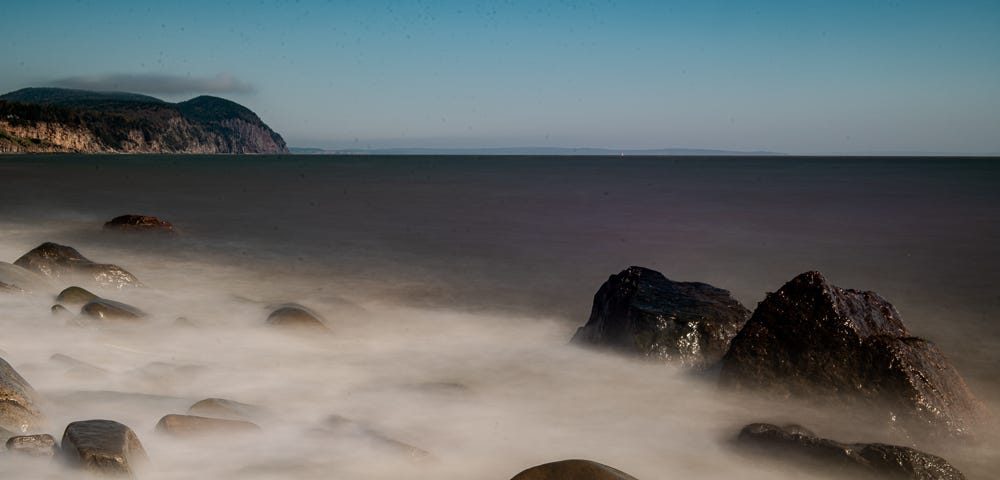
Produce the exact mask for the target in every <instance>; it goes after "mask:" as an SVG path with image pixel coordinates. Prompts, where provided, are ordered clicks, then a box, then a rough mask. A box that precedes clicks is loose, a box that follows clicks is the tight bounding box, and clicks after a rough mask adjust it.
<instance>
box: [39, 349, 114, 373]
mask: <svg viewBox="0 0 1000 480" xmlns="http://www.w3.org/2000/svg"><path fill="white" fill-rule="evenodd" d="M49 361H51V362H53V363H58V364H60V365H62V366H63V367H65V368H66V373H68V374H70V375H73V376H79V377H101V376H104V375H107V373H108V371H107V370H105V369H103V368H101V367H98V366H97V365H93V364H90V363H87V362H84V361H82V360H77V359H75V358H73V357H71V356H69V355H63V354H61V353H54V354H52V356H51V357H49Z"/></svg>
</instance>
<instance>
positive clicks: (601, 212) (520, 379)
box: [0, 155, 1000, 480]
mask: <svg viewBox="0 0 1000 480" xmlns="http://www.w3.org/2000/svg"><path fill="white" fill-rule="evenodd" d="M0 180H2V185H3V188H0V261H5V262H13V261H14V260H15V259H17V258H18V257H19V256H21V255H22V254H24V253H26V252H27V251H29V250H30V249H32V248H34V247H35V246H37V245H39V244H41V243H42V242H46V241H52V242H57V243H60V244H64V245H70V246H73V247H75V248H76V249H78V250H79V251H80V252H81V253H82V254H83V255H85V256H87V257H88V258H90V259H92V260H94V261H98V262H102V263H114V264H117V265H120V266H122V267H124V268H125V269H127V270H129V271H130V272H132V273H133V274H135V275H136V276H137V277H138V278H139V279H140V280H141V281H142V282H143V283H144V284H145V285H146V287H145V288H141V289H127V290H121V291H101V292H97V293H99V294H101V295H102V296H105V297H107V298H111V299H113V300H118V301H123V302H126V303H129V304H131V305H135V306H137V307H139V308H141V309H142V310H144V311H146V312H149V313H150V318H149V319H148V320H147V321H145V322H143V323H142V324H140V325H125V326H115V325H110V326H103V327H94V326H90V327H79V326H75V325H73V324H72V323H73V322H72V321H67V319H66V318H64V317H58V316H53V315H52V314H51V313H50V311H49V307H50V306H51V305H52V304H53V303H54V293H56V292H58V291H59V290H60V289H61V288H62V287H64V286H65V285H53V286H52V292H46V293H45V294H38V295H6V296H0V326H2V331H3V335H0V356H2V358H4V359H5V360H7V361H8V362H9V363H11V364H12V365H13V366H14V367H15V368H16V369H17V370H18V371H19V372H20V373H21V374H22V376H24V377H25V378H26V379H27V380H28V381H29V382H30V383H31V384H32V385H33V386H34V387H35V389H36V390H37V391H38V392H39V394H40V396H41V397H42V398H43V404H42V409H43V411H44V412H45V414H46V415H47V417H48V418H49V421H50V424H51V427H50V428H49V429H48V430H47V432H48V433H51V434H53V435H54V436H55V437H56V438H59V437H60V436H61V433H62V429H63V428H64V426H65V425H66V424H67V423H68V422H70V421H74V420H81V419H89V418H107V419H113V420H118V421H120V422H122V423H125V424H127V425H129V426H130V427H132V428H133V430H135V431H136V433H137V434H138V436H139V438H140V440H141V441H142V443H143V445H144V446H145V448H146V450H147V452H148V453H149V456H150V459H151V464H150V465H149V466H147V467H146V468H145V469H143V470H142V471H141V475H140V476H141V478H143V479H181V478H219V479H226V478H240V479H248V478H249V479H255V478H292V477H294V478H302V479H310V478H317V479H318V478H364V479H390V478H393V479H396V478H427V479H431V478H433V479H459V478H462V479H465V478H495V479H508V478H510V477H513V476H514V475H515V474H516V473H518V472H519V471H521V470H523V469H525V468H527V467H530V466H533V465H537V464H540V463H544V462H548V461H554V460H560V459H565V458H587V459H592V460H595V461H599V462H601V463H605V464H608V465H611V466H614V467H616V468H618V469H620V470H623V471H625V472H628V473H630V474H632V475H634V476H636V477H637V478H640V479H644V480H655V479H666V478H692V479H716V478H718V479H732V478H742V479H750V480H754V479H774V478H829V477H828V474H826V473H822V472H816V473H809V472H803V471H800V470H797V469H793V468H790V467H784V466H782V465H780V464H775V463H773V462H767V461H763V460H761V459H757V458H747V457H745V456H743V455H740V454H738V453H736V452H734V451H733V448H732V445H731V443H732V439H733V438H734V437H735V435H736V434H737V433H738V432H739V429H740V428H741V427H742V426H743V425H745V424H748V423H752V422H757V421H771V422H794V423H799V424H803V425H806V426H807V427H810V428H811V429H813V430H815V431H817V433H819V434H821V435H823V436H827V437H832V438H835V439H837V440H842V441H892V440H894V439H893V438H891V437H890V436H889V433H887V432H880V431H878V430H877V429H875V427H873V426H865V425H850V424H845V422H844V421H841V420H840V419H837V418H832V417H830V416H827V415H824V414H823V412H817V411H814V410H812V409H810V407H807V406H798V405H788V404H774V403H772V402H769V401H766V400H764V399H758V398H743V397H741V398H737V397H736V396H734V395H729V394H727V393H726V392H722V391H719V390H718V389H717V388H716V387H715V385H714V384H713V383H712V381H711V379H706V378H704V377H703V376H694V375H691V374H689V373H688V372H684V371H681V370H679V369H677V368H675V367H671V366H665V365H657V364H650V363H646V362H640V361H636V360H633V359H629V358H623V357H620V356H616V355H612V354H607V353H602V352H595V351H591V350H585V349H581V348H577V347H574V346H571V345H569V343H568V342H569V339H570V337H571V336H572V335H573V332H574V331H575V329H576V328H577V327H579V326H581V325H583V324H584V323H585V322H586V321H587V318H588V315H589V313H590V308H591V302H592V300H593V295H594V293H595V292H596V291H597V289H598V288H599V287H600V285H601V284H602V283H603V282H604V281H605V280H606V279H607V278H608V276H609V275H611V274H614V273H617V272H619V271H621V270H623V269H625V268H627V267H628V266H631V265H639V266H644V267H648V268H651V269H654V270H657V271H659V272H661V273H663V274H664V275H665V276H667V277H668V278H670V279H673V280H678V281H701V282H706V283H709V284H712V285H714V286H717V287H721V288H725V289H728V290H730V291H731V292H732V293H733V295H734V296H735V297H736V298H737V299H738V300H740V301H741V302H742V303H743V304H744V305H745V306H747V308H749V309H751V310H752V309H753V308H754V307H755V306H756V304H757V303H758V302H760V301H761V300H763V298H764V296H765V295H766V294H767V292H772V291H775V290H777V289H778V288H780V287H781V285H782V284H783V283H784V282H786V281H788V280H791V279H792V278H793V277H795V276H796V275H797V274H799V273H802V272H805V271H808V270H819V271H821V272H822V273H823V274H824V275H825V276H826V278H827V279H829V280H830V282H831V283H833V284H835V285H837V286H840V287H844V288H854V289H860V290H873V291H875V292H877V293H879V294H880V295H881V296H883V297H884V298H886V299H887V300H889V301H890V302H892V303H893V304H894V305H895V306H896V308H897V309H898V310H899V311H900V313H901V315H902V318H903V321H904V323H905V324H906V325H907V326H908V327H909V329H910V330H911V331H912V332H913V333H914V334H915V335H917V336H920V337H924V338H927V339H929V340H931V341H933V342H935V343H936V344H938V346H940V347H941V349H942V350H943V352H944V353H945V354H946V355H947V356H948V357H949V358H950V359H951V361H952V362H953V364H954V365H955V366H956V368H957V369H958V371H959V372H960V373H961V374H962V375H963V376H964V378H965V379H966V381H967V382H968V384H969V386H970V388H971V389H972V390H973V392H974V393H975V394H976V395H977V396H978V397H979V398H980V399H981V400H983V401H984V402H985V403H986V404H987V405H988V407H990V409H991V410H992V411H993V412H994V413H995V412H1000V408H998V407H1000V379H998V377H997V375H996V367H997V365H998V363H1000V322H998V321H997V319H998V317H1000V293H998V291H997V288H996V285H998V284H1000V188H998V187H1000V162H998V161H997V160H996V159H975V158H904V157H891V158H859V157H850V158H826V157H495V156H488V157H482V156H480V157H476V156H313V155H286V156H168V155H167V156H158V155H148V156H118V155H89V156H75V155H31V156H0ZM128 213H132V214H145V215H154V216H157V217H159V218H162V219H165V220H168V221H170V222H172V223H173V224H174V225H175V227H176V229H177V230H178V231H179V234H178V235H175V236H172V237H163V236H143V235H116V234H112V233H107V232H103V231H102V229H101V226H102V224H103V223H104V222H105V221H107V220H109V219H111V218H112V217H115V216H118V215H122V214H128ZM286 302H297V303H300V304H303V305H306V306H308V307H309V308H311V309H313V310H315V311H316V312H318V313H320V314H321V315H322V316H323V317H324V318H325V319H326V321H327V324H328V325H329V326H330V330H331V333H330V334H329V335H314V336H301V335H289V334H285V333H282V332H276V331H274V330H273V329H270V328H267V327H266V325H265V319H266V318H267V314H268V313H269V311H270V310H269V308H273V306H274V305H277V304H281V303H286ZM178 317H184V318H186V319H189V320H190V323H193V324H194V326H189V325H179V324H178V323H177V322H176V319H177V318H178ZM54 354H63V355H68V356H70V357H73V358H75V359H77V360H80V361H84V362H86V363H88V364H91V365H92V366H94V367H97V369H96V370H95V369H87V370H86V371H85V372H81V371H80V369H73V368H67V367H66V365H65V364H64V363H60V362H58V361H53V360H52V359H51V357H52V356H53V355H54ZM207 397H222V398H227V399H232V400H236V401H240V402H245V403H248V404H252V405H256V406H259V407H261V408H262V409H263V410H264V411H266V414H261V415H260V417H259V418H256V419H255V420H256V421H257V422H258V423H259V425H260V426H261V428H262V430H263V433H261V434H259V435H247V436H234V437H222V438H220V437H216V438H206V439H198V440H180V439H176V438H173V437H170V436H166V435H163V434H161V433H158V432H156V431H155V429H154V426H155V425H156V423H157V421H158V420H159V419H160V417H162V416H163V415H166V414H170V413H184V412H185V411H186V409H187V407H188V406H190V405H191V404H192V403H194V402H195V401H197V400H199V399H202V398H207ZM332 415H340V416H342V417H347V418H350V419H352V420H354V421H356V422H358V424H359V425H365V426H366V428H367V429H369V430H370V431H378V432H380V435H383V436H384V437H386V438H392V439H395V440H397V441H399V442H403V443H406V444H409V445H413V446H416V447H418V448H419V449H421V450H424V451H426V452H428V453H429V455H428V456H425V457H421V458H419V459H414V458H412V456H409V455H400V454H399V452H394V451H388V450H387V449H385V448H373V447H372V438H371V436H366V435H342V434H337V433H331V432H330V431H328V430H330V429H329V428H326V427H324V425H328V422H327V420H326V419H328V418H329V417H330V416H332ZM366 431H367V430H366ZM997 440H998V439H997V438H996V437H994V436H990V435H987V436H985V437H983V438H982V439H980V441H979V442H977V443H973V444H968V445H936V444H934V445H919V446H920V447H922V448H925V449H927V450H928V451H930V452H932V453H937V454H939V455H941V456H944V457H946V458H947V459H948V460H950V461H951V462H952V463H953V464H954V465H955V466H956V467H958V468H959V469H961V470H962V471H963V472H964V473H965V474H966V476H968V477H969V478H982V479H987V478H992V477H993V476H994V472H996V471H1000V453H998V452H1000V449H998V448H996V446H997V445H998V442H997ZM0 472H2V473H3V474H5V475H8V476H15V475H16V476H21V477H26V476H30V477H34V478H62V477H63V476H65V475H66V473H65V472H64V471H63V469H62V467H60V466H58V465H57V464H50V463H46V462H38V461H36V460H34V459H20V458H17V459H15V458H8V459H2V460H0ZM825 475H826V476H825Z"/></svg>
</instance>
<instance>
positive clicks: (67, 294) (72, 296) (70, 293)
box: [56, 287, 100, 305]
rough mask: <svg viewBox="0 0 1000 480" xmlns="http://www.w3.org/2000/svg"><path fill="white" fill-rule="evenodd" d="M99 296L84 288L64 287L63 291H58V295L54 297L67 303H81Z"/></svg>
mask: <svg viewBox="0 0 1000 480" xmlns="http://www.w3.org/2000/svg"><path fill="white" fill-rule="evenodd" d="M99 298H100V297H98V296H97V295H94V294H93V293H90V292H89V291H87V290H86V289H83V288H80V287H66V288H65V289H63V291H61V292H59V296H57V297H56V301H57V302H62V303H65V304H67V305H83V304H85V303H87V302H90V301H92V300H98V299H99Z"/></svg>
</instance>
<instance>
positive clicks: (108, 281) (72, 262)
mask: <svg viewBox="0 0 1000 480" xmlns="http://www.w3.org/2000/svg"><path fill="white" fill-rule="evenodd" d="M14 265H17V266H20V267H23V268H25V269H27V270H30V271H32V272H35V273H38V274H40V275H43V276H45V277H49V278H52V279H59V280H67V279H69V280H72V279H85V280H88V281H92V282H94V283H95V284H97V285H99V286H102V287H112V288H124V287H137V286H141V283H139V279H137V278H135V276H134V275H132V274H131V273H129V272H127V271H125V270H124V269H123V268H121V267H119V266H117V265H111V264H103V263H94V262H92V261H90V260H88V259H87V258H86V257H84V256H83V255H81V254H80V252H78V251H76V249H74V248H72V247H67V246H65V245H59V244H57V243H52V242H46V243H43V244H41V245H39V246H37V247H35V248H34V249H33V250H31V251H30V252H28V253H26V254H24V255H23V256H21V258H18V259H17V261H15V262H14Z"/></svg>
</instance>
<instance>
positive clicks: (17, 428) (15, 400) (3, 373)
mask: <svg viewBox="0 0 1000 480" xmlns="http://www.w3.org/2000/svg"><path fill="white" fill-rule="evenodd" d="M37 403H38V394H37V393H36V392H35V389H34V388H31V385H29V384H28V381H27V380H25V379H24V377H22V376H21V375H20V374H18V373H17V371H16V370H14V367H12V366H10V364H9V363H7V362H6V361H5V360H4V359H2V358H0V428H2V429H4V430H8V431H10V432H14V433H26V432H29V431H31V430H32V429H34V428H36V427H39V426H41V425H43V424H44V423H45V417H44V416H43V415H42V412H41V410H39V409H38V406H37Z"/></svg>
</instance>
